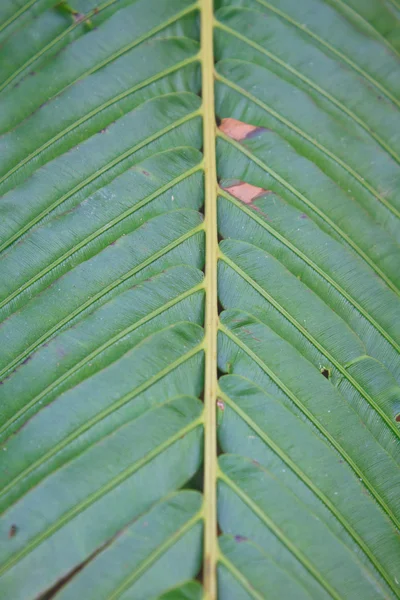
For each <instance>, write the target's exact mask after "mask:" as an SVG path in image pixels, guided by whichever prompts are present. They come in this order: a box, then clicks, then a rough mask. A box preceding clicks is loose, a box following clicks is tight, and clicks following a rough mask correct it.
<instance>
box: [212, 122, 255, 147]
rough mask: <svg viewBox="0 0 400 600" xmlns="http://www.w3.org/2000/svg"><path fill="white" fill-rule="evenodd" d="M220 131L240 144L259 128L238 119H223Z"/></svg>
mask: <svg viewBox="0 0 400 600" xmlns="http://www.w3.org/2000/svg"><path fill="white" fill-rule="evenodd" d="M219 129H220V131H222V133H225V135H227V136H228V137H230V138H232V139H233V140H236V141H237V142H240V141H241V140H244V139H245V138H247V137H248V136H249V135H250V134H251V133H254V132H255V131H256V130H257V129H259V127H256V126H255V125H250V123H243V121H238V120H237V119H222V121H221V125H220V126H219Z"/></svg>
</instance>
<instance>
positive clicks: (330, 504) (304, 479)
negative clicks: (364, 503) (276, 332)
mask: <svg viewBox="0 0 400 600" xmlns="http://www.w3.org/2000/svg"><path fill="white" fill-rule="evenodd" d="M252 385H254V384H253V382H252ZM260 389H261V388H260ZM219 395H220V396H221V398H222V399H223V401H224V402H225V404H227V405H228V406H230V407H231V408H232V410H234V411H235V412H236V413H237V415H238V416H239V417H240V418H241V419H242V420H243V421H244V422H245V423H247V425H248V426H249V427H251V429H252V430H253V431H254V432H255V433H256V434H257V435H258V436H259V438H260V439H262V441H263V442H264V443H265V444H266V445H267V446H269V447H270V448H271V450H272V451H273V452H275V454H276V455H277V456H279V458H280V459H281V460H282V461H283V462H284V463H285V464H286V465H287V466H288V467H289V468H290V469H291V470H292V471H293V472H294V473H295V474H296V476H297V477H298V478H299V479H300V480H301V481H302V482H303V483H304V484H305V485H306V486H307V487H308V488H309V489H310V490H311V491H312V492H313V493H314V494H315V495H316V496H317V498H319V499H320V500H321V502H323V504H325V506H326V507H327V508H328V509H329V510H330V512H331V513H332V514H333V515H334V516H335V517H336V519H337V520H338V521H339V523H340V524H341V525H342V527H343V528H344V529H345V530H346V531H347V532H348V533H349V535H350V536H351V537H352V538H353V539H354V541H355V543H356V544H357V545H358V546H359V547H360V549H361V550H362V551H363V552H364V553H365V555H366V556H367V557H368V559H369V561H370V562H371V564H372V565H373V566H374V568H375V569H376V570H377V571H378V572H379V573H380V574H381V575H382V577H383V578H384V579H385V581H386V582H387V584H388V585H389V586H390V588H391V589H392V590H393V591H394V592H396V590H395V589H394V587H393V582H392V579H391V577H390V575H389V574H388V573H387V572H386V571H385V569H384V568H383V567H382V566H381V564H380V563H379V562H378V561H377V560H376V558H375V556H374V553H373V552H371V551H370V549H369V548H368V546H367V544H365V542H364V540H363V539H362V537H361V536H360V535H359V534H358V533H357V531H356V530H355V529H354V528H353V527H352V525H351V524H350V523H349V522H348V521H347V519H346V518H345V517H344V516H343V514H342V513H341V512H340V510H338V509H337V508H336V506H335V505H334V504H333V502H331V501H330V500H329V498H328V497H327V496H326V495H325V494H324V492H322V491H321V490H320V489H319V488H318V487H317V486H316V485H315V484H314V483H313V481H312V480H311V479H310V478H309V477H308V476H307V475H306V474H305V473H304V471H303V470H302V469H301V468H300V467H299V466H297V464H296V463H295V462H294V461H293V460H292V459H291V458H290V456H288V455H287V454H286V453H285V452H284V451H283V450H282V448H280V446H278V445H277V444H276V443H275V442H274V441H273V440H272V439H271V438H270V437H269V436H268V435H267V433H266V432H265V431H264V430H263V429H261V427H259V426H258V425H257V424H256V423H255V422H254V421H253V419H252V418H251V417H250V416H249V415H248V414H247V413H246V412H245V411H244V410H242V409H241V408H240V407H239V406H238V405H237V404H236V402H234V400H232V399H231V398H230V397H229V396H227V395H226V394H225V393H224V392H222V391H221V390H219ZM357 560H358V558H357ZM374 579H375V581H376V582H377V584H378V585H380V583H379V581H378V579H376V578H375V577H374Z"/></svg>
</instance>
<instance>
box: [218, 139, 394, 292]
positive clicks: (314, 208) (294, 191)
mask: <svg viewBox="0 0 400 600" xmlns="http://www.w3.org/2000/svg"><path fill="white" fill-rule="evenodd" d="M218 135H219V137H220V138H222V139H223V140H224V141H225V142H227V143H229V144H230V145H231V146H234V147H235V148H236V149H237V150H239V152H241V153H242V154H245V155H246V156H247V157H248V158H250V159H251V160H252V161H253V162H254V163H256V164H257V165H258V166H259V167H260V168H261V169H262V170H263V171H265V172H266V173H268V174H269V175H271V176H272V177H273V178H274V179H275V180H276V181H278V182H279V183H280V184H281V185H283V186H284V187H285V188H286V189H287V190H289V192H291V193H292V194H294V195H295V196H296V197H297V198H299V200H301V201H302V202H304V204H306V205H307V206H308V207H309V208H311V210H312V211H314V212H315V213H316V214H317V215H318V216H319V217H320V218H321V219H323V220H324V221H325V223H327V224H328V225H329V227H331V228H332V229H333V230H334V231H335V232H336V233H337V234H338V235H339V236H340V237H341V238H342V239H343V240H344V241H345V242H346V244H347V245H348V246H350V247H351V248H353V250H354V251H355V252H356V253H357V254H358V255H359V256H360V257H361V258H362V259H363V260H364V261H365V262H366V263H367V264H368V265H369V266H370V267H371V269H373V270H374V271H375V273H376V274H377V275H378V276H379V277H380V278H381V279H382V280H383V281H384V282H385V283H386V285H387V286H388V287H389V288H390V289H391V290H392V291H393V292H395V293H396V294H397V295H399V294H400V290H399V288H398V287H397V286H396V285H395V284H394V283H393V282H392V281H391V279H390V278H389V277H388V276H387V275H386V273H384V272H383V271H382V270H381V269H380V268H379V267H378V265H377V264H376V263H375V262H374V261H373V260H372V258H370V257H369V256H368V254H366V253H365V252H364V251H363V250H362V248H360V247H359V246H358V245H357V244H356V243H355V242H354V241H353V240H352V238H351V237H350V236H348V235H347V233H345V232H344V231H343V230H342V229H340V227H338V226H337V225H336V223H335V222H334V221H332V219H330V218H329V217H328V215H326V214H325V213H324V212H323V211H322V210H321V209H320V208H318V206H316V205H315V204H314V203H313V202H311V200H309V199H308V198H307V197H306V196H304V194H302V193H301V192H299V190H298V189H297V188H295V187H294V186H293V185H291V184H290V183H289V182H288V181H287V180H286V179H284V178H283V177H282V176H281V175H279V174H278V173H276V171H274V170H273V169H271V168H270V167H268V166H267V165H266V164H265V163H264V162H263V161H262V160H261V159H259V158H258V157H257V156H256V155H255V154H253V153H252V152H251V151H250V150H249V149H248V148H246V147H245V146H244V145H243V144H240V143H239V142H237V141H236V140H233V139H232V138H230V137H228V136H227V135H225V134H224V133H222V132H221V131H220V130H219V132H218Z"/></svg>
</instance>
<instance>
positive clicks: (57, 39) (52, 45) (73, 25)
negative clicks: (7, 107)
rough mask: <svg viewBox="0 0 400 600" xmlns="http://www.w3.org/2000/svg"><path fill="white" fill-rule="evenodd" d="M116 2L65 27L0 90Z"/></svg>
mask: <svg viewBox="0 0 400 600" xmlns="http://www.w3.org/2000/svg"><path fill="white" fill-rule="evenodd" d="M115 2H118V0H111V1H109V2H105V4H103V5H102V6H99V7H98V8H97V10H95V9H94V10H91V11H90V12H89V13H87V14H86V15H85V16H84V17H83V18H82V19H80V20H79V21H75V22H74V23H72V24H71V25H70V26H69V27H67V29H65V30H64V31H63V32H62V33H60V34H59V35H58V36H56V37H55V38H54V39H53V40H52V41H51V42H49V43H48V44H47V45H46V46H44V48H41V50H40V51H39V52H37V53H36V54H34V55H33V56H32V57H31V58H30V59H29V60H28V61H27V62H26V63H25V64H23V65H22V66H21V67H19V68H18V69H17V70H16V71H14V73H13V74H12V75H10V77H9V78H8V79H6V80H5V82H4V83H3V84H2V85H1V86H0V92H1V91H3V90H4V88H6V87H7V86H8V85H9V84H10V83H11V82H12V81H14V79H16V77H18V75H19V74H20V73H22V72H23V71H25V69H27V68H28V67H29V66H30V65H31V64H33V63H34V62H35V61H36V60H38V59H39V58H40V57H41V56H43V55H44V54H45V53H46V52H47V51H48V50H50V49H51V48H53V47H54V46H55V45H57V43H58V42H60V41H61V40H62V39H63V38H64V37H66V36H67V35H69V34H70V33H71V31H73V30H74V29H76V28H77V27H80V26H82V25H84V23H85V22H87V21H88V20H89V19H90V18H91V17H93V16H94V15H97V14H99V13H100V12H101V11H103V10H104V9H105V8H108V7H109V6H111V5H112V4H114V3H115Z"/></svg>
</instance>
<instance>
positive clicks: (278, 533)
mask: <svg viewBox="0 0 400 600" xmlns="http://www.w3.org/2000/svg"><path fill="white" fill-rule="evenodd" d="M218 475H219V478H220V479H221V480H222V481H224V482H225V483H226V485H227V486H228V487H230V488H231V490H232V491H233V492H234V493H235V494H236V495H237V496H239V498H240V499H241V500H242V501H243V502H244V503H245V504H247V506H248V507H249V508H250V509H251V511H252V512H253V513H254V514H255V515H256V516H257V517H258V518H259V519H260V520H261V521H262V522H263V523H264V524H265V525H266V526H267V527H268V529H270V531H272V533H273V534H274V535H275V536H276V537H277V538H278V539H279V540H280V541H281V542H282V544H284V546H286V548H287V549H288V550H289V552H291V554H293V556H294V557H295V558H296V559H297V560H298V561H299V562H300V563H301V564H302V565H303V566H304V568H305V569H307V571H308V572H309V573H310V574H311V575H312V576H313V577H314V579H315V580H316V581H317V582H318V583H319V584H320V586H321V587H323V588H324V589H325V590H326V591H327V592H328V594H329V595H330V596H332V598H335V600H341V598H340V596H338V594H337V593H336V591H335V590H334V589H333V588H332V586H331V585H330V584H329V583H328V582H327V581H326V580H325V579H324V577H323V576H322V574H321V573H320V572H319V571H318V570H317V569H316V568H315V567H314V565H313V564H312V563H311V562H310V561H309V560H308V558H307V557H306V556H304V554H303V553H302V552H301V551H300V550H299V549H298V548H297V547H296V546H295V544H293V543H292V542H291V540H289V538H287V536H286V535H285V534H284V532H283V531H282V530H281V529H280V528H279V527H278V526H277V525H276V524H275V523H274V522H273V521H272V519H271V518H270V517H269V516H268V515H266V514H265V513H264V511H263V510H262V509H261V508H260V507H259V506H258V505H257V504H256V503H255V502H254V501H253V500H252V499H251V498H250V497H249V496H248V495H247V494H246V493H245V492H244V491H243V490H242V489H241V488H240V487H239V486H237V485H236V484H235V483H234V482H233V481H232V479H230V477H228V476H227V475H226V474H225V473H224V472H223V471H221V470H220V471H219V473H218Z"/></svg>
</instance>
